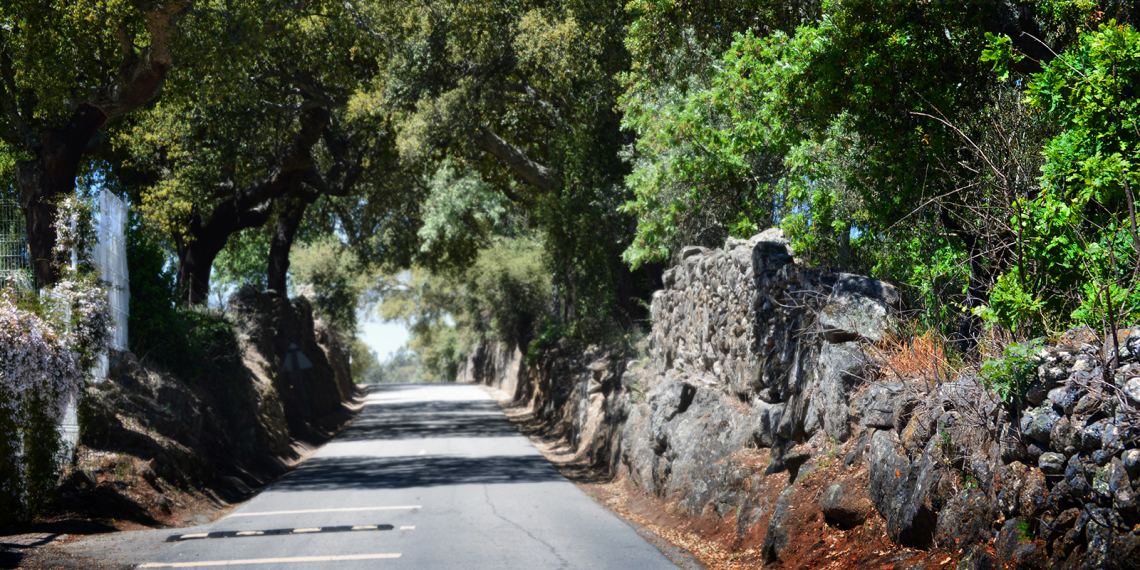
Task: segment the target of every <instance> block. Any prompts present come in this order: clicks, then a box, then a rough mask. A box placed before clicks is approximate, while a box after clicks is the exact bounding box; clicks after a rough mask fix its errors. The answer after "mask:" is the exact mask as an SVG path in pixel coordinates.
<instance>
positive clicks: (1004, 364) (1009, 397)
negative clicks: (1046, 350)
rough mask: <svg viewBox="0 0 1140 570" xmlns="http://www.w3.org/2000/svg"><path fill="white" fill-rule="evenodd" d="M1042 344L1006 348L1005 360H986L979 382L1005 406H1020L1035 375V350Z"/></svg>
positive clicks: (1015, 345) (1011, 345)
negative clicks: (1004, 403)
mask: <svg viewBox="0 0 1140 570" xmlns="http://www.w3.org/2000/svg"><path fill="white" fill-rule="evenodd" d="M1042 344H1044V339H1042V338H1037V339H1033V340H1029V341H1026V342H1023V343H1014V344H1010V345H1008V346H1006V347H1005V358H1001V359H994V358H988V359H986V360H985V361H984V362H983V363H982V381H983V382H984V383H985V385H986V388H987V389H989V390H990V391H992V392H994V393H995V394H997V395H998V397H1000V398H1001V399H1002V401H1004V402H1006V403H1007V404H1012V405H1022V404H1023V403H1024V402H1025V391H1026V390H1027V389H1028V388H1029V383H1030V382H1031V381H1032V380H1033V378H1034V377H1035V375H1036V373H1037V362H1036V360H1035V357H1034V354H1033V352H1034V350H1036V349H1037V348H1039V347H1040V346H1041V345H1042Z"/></svg>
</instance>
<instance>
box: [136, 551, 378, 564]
mask: <svg viewBox="0 0 1140 570" xmlns="http://www.w3.org/2000/svg"><path fill="white" fill-rule="evenodd" d="M399 557H400V554H399V553H395V554H342V555H339V556H300V557H297V558H250V559H248V560H203V561H201V562H168V563H163V562H149V563H147V564H140V565H139V566H138V568H194V567H196V566H238V565H241V564H284V563H288V562H342V561H346V560H380V559H384V558H399Z"/></svg>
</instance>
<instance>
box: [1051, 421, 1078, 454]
mask: <svg viewBox="0 0 1140 570" xmlns="http://www.w3.org/2000/svg"><path fill="white" fill-rule="evenodd" d="M1049 441H1050V447H1051V448H1052V449H1053V450H1055V451H1057V452H1059V453H1062V454H1064V455H1065V456H1070V455H1072V454H1074V453H1076V452H1077V451H1079V450H1080V448H1081V432H1080V430H1078V429H1077V428H1076V426H1074V425H1073V424H1072V422H1070V421H1069V418H1066V417H1061V418H1058V419H1057V421H1056V422H1055V423H1054V424H1053V430H1052V432H1051V433H1050V436H1049Z"/></svg>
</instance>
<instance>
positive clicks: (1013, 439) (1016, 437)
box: [904, 424, 1040, 464]
mask: <svg viewBox="0 0 1140 570" xmlns="http://www.w3.org/2000/svg"><path fill="white" fill-rule="evenodd" d="M904 433H905V432H904ZM998 442H999V444H1000V445H1001V460H1002V462H1004V463H1007V464H1008V463H1013V462H1015V461H1024V460H1026V459H1028V458H1029V452H1028V450H1027V449H1026V448H1025V442H1023V441H1021V435H1020V434H1019V433H1018V432H1017V427H1016V426H1013V425H1010V424H1005V425H1004V426H1002V431H1001V436H1000V437H999V440H998ZM1038 457H1040V454H1038ZM1034 461H1036V459H1034Z"/></svg>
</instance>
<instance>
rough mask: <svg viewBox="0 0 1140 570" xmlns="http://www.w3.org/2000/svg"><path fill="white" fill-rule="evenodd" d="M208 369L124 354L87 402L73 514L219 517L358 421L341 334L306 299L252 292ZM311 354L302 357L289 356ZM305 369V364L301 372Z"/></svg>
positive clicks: (233, 305)
mask: <svg viewBox="0 0 1140 570" xmlns="http://www.w3.org/2000/svg"><path fill="white" fill-rule="evenodd" d="M225 318H226V319H227V320H228V321H229V322H230V323H232V324H233V326H232V330H233V332H232V334H231V333H229V331H228V330H221V331H219V332H218V335H220V338H219V339H217V342H215V343H214V345H215V346H216V347H220V348H216V349H215V350H214V351H213V352H212V353H211V354H210V357H209V358H208V359H207V360H208V362H203V363H202V367H201V369H200V370H197V371H189V370H159V369H155V368H151V367H148V366H145V365H143V364H140V363H139V361H138V359H137V358H136V357H135V355H133V354H131V353H127V352H124V353H119V354H117V355H114V356H113V358H112V363H111V367H110V374H109V375H108V378H107V380H106V381H105V382H103V383H100V384H95V385H92V386H89V387H88V388H87V390H86V391H85V393H84V394H83V396H82V400H81V404H80V424H81V436H80V437H81V439H80V442H79V446H78V448H77V450H76V453H77V457H78V461H77V464H76V466H75V468H74V469H71V470H70V472H69V474H68V475H66V476H65V479H64V482H63V487H62V489H61V490H62V491H63V495H62V497H63V498H62V500H61V510H62V511H63V513H64V514H63V516H64V517H66V516H81V517H97V518H99V519H103V520H107V519H116V520H127V521H133V522H134V523H140V524H143V525H147V526H156V525H176V524H180V523H182V522H195V521H200V520H201V519H203V518H209V517H210V516H212V514H213V513H214V512H216V511H217V509H218V508H220V507H223V506H225V505H226V504H227V503H230V502H233V501H236V500H242V499H244V497H246V496H248V494H249V493H250V492H251V491H253V490H255V489H257V488H260V487H261V486H262V485H263V484H264V483H266V482H268V481H270V480H272V479H273V478H275V477H277V476H279V475H281V474H282V473H284V472H285V471H286V470H287V469H288V468H290V467H291V466H292V465H293V464H294V463H296V461H297V460H298V459H300V458H301V457H303V455H304V454H305V453H306V451H307V450H308V449H310V448H311V447H312V446H315V445H317V444H319V443H321V442H323V441H324V440H326V439H327V438H329V437H331V435H333V434H334V433H335V432H336V431H338V430H339V429H340V428H341V427H342V426H343V425H344V424H345V423H346V422H347V421H348V420H349V419H351V417H352V416H353V413H354V412H353V407H352V404H353V401H354V399H355V398H356V396H357V388H356V387H355V386H354V385H353V384H352V380H351V378H350V374H349V365H348V353H347V351H346V349H345V347H344V346H342V343H341V342H340V340H339V337H338V336H337V334H336V333H335V332H334V331H333V330H332V329H331V328H330V327H329V325H328V324H326V323H325V322H324V321H322V320H320V319H319V318H316V317H315V315H314V312H313V308H312V306H311V305H310V303H309V302H308V301H307V300H306V299H305V298H304V297H298V298H296V299H292V300H290V299H288V298H285V297H284V296H281V295H278V294H275V293H273V292H264V293H263V292H258V291H255V290H253V289H248V288H247V289H243V290H241V291H239V292H238V293H237V294H236V295H234V297H232V298H231V300H230V303H229V309H228V313H227V314H226V317H225ZM291 354H300V355H303V359H302V360H301V362H304V361H307V362H306V363H304V364H305V365H303V366H298V365H297V363H296V362H288V360H289V359H290V358H296V357H295V356H291ZM302 368H303V369H302Z"/></svg>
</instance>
